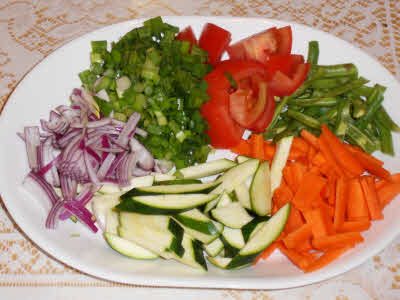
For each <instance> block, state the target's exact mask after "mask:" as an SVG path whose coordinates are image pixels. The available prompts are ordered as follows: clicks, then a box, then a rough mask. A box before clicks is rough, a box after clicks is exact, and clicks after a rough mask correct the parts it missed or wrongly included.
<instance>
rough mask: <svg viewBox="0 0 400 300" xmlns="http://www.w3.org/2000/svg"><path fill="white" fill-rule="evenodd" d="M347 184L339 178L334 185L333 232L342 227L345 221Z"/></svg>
mask: <svg viewBox="0 0 400 300" xmlns="http://www.w3.org/2000/svg"><path fill="white" fill-rule="evenodd" d="M347 197H348V193H347V183H346V180H345V179H344V178H343V177H340V178H339V179H338V181H337V183H336V202H335V217H334V219H333V220H334V221H333V227H334V228H335V230H337V229H338V228H340V227H342V225H343V223H344V219H345V213H346V206H347Z"/></svg>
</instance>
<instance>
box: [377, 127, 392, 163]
mask: <svg viewBox="0 0 400 300" xmlns="http://www.w3.org/2000/svg"><path fill="white" fill-rule="evenodd" d="M375 124H376V126H377V127H378V130H379V141H380V146H381V151H382V153H385V154H389V155H391V156H394V148H393V139H392V133H391V132H390V129H388V128H386V127H385V126H384V125H383V124H382V123H381V122H380V121H379V120H375Z"/></svg>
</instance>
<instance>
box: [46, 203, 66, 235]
mask: <svg viewBox="0 0 400 300" xmlns="http://www.w3.org/2000/svg"><path fill="white" fill-rule="evenodd" d="M64 204H65V201H63V200H61V199H60V200H58V201H57V202H56V204H54V205H53V206H52V208H51V209H50V212H49V214H48V215H47V218H46V228H49V229H55V228H56V225H57V220H58V216H59V215H60V213H61V212H62V211H63V210H64Z"/></svg>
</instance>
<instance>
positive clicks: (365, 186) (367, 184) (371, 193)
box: [361, 176, 383, 220]
mask: <svg viewBox="0 0 400 300" xmlns="http://www.w3.org/2000/svg"><path fill="white" fill-rule="evenodd" d="M361 187H362V190H363V192H364V197H365V200H366V202H367V206H368V211H369V215H370V217H371V220H379V219H383V214H382V209H381V204H380V202H379V198H378V194H377V192H376V188H375V182H374V178H373V177H372V176H363V177H362V178H361Z"/></svg>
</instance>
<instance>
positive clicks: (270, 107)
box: [247, 89, 275, 133]
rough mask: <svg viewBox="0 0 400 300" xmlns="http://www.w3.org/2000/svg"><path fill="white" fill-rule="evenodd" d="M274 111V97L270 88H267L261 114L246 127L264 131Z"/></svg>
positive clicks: (257, 131) (254, 130)
mask: <svg viewBox="0 0 400 300" xmlns="http://www.w3.org/2000/svg"><path fill="white" fill-rule="evenodd" d="M274 112H275V99H274V96H273V95H272V93H271V90H270V89H268V91H267V105H266V106H265V109H264V111H263V113H262V114H261V116H260V117H259V118H258V119H257V120H256V121H255V122H254V123H253V124H252V125H251V126H250V127H249V128H247V129H249V130H251V131H253V132H255V133H261V132H264V131H265V129H266V128H267V126H268V125H269V123H271V120H272V117H273V116H274Z"/></svg>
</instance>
